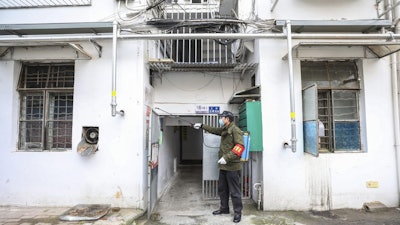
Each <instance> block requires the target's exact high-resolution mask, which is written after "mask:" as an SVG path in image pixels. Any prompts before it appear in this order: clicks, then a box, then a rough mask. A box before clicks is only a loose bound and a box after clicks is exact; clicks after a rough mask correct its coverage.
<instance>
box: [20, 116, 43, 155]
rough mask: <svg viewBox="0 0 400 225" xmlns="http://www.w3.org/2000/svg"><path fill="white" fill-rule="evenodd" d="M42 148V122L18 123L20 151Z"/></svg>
mask: <svg viewBox="0 0 400 225" xmlns="http://www.w3.org/2000/svg"><path fill="white" fill-rule="evenodd" d="M42 148H43V146H42V121H23V122H20V149H25V150H28V149H42Z"/></svg>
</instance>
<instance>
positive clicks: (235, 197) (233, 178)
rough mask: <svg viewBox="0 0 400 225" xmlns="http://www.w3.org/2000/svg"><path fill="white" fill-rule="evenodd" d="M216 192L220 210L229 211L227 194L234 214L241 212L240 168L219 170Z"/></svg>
mask: <svg viewBox="0 0 400 225" xmlns="http://www.w3.org/2000/svg"><path fill="white" fill-rule="evenodd" d="M218 194H219V198H220V200H221V206H220V210H222V211H226V212H229V194H230V195H231V199H232V205H233V210H234V212H235V214H242V209H243V204H242V194H241V191H240V170H237V171H227V170H219V180H218Z"/></svg>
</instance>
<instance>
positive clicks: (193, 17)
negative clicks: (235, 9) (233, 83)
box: [147, 1, 256, 72]
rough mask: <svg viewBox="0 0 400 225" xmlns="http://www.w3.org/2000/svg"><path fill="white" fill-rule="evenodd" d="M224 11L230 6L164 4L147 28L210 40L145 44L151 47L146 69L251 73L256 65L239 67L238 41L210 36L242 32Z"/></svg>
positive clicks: (241, 53) (242, 51) (241, 56)
mask: <svg viewBox="0 0 400 225" xmlns="http://www.w3.org/2000/svg"><path fill="white" fill-rule="evenodd" d="M232 2H234V1H232ZM230 3H231V2H230ZM221 7H223V8H221ZM226 7H228V8H229V7H231V6H222V5H221V4H217V3H211V2H207V3H202V4H185V5H179V4H165V5H164V6H163V7H160V8H162V9H163V10H157V11H155V12H154V13H153V15H157V16H155V17H154V18H153V19H151V20H150V21H148V22H147V24H148V25H152V26H154V27H155V28H157V30H158V32H160V33H162V34H196V33H202V34H204V33H206V34H210V38H207V39H201V38H199V39H170V40H168V39H166V40H155V41H154V40H152V41H150V43H149V45H150V46H154V48H153V50H152V51H151V52H149V65H150V68H151V69H152V70H155V71H158V72H164V71H213V72H220V71H224V72H226V71H231V72H246V71H248V70H254V69H255V67H256V64H254V63H253V64H247V63H243V61H245V58H244V55H245V51H246V50H245V48H244V47H243V42H242V40H240V39H228V40H226V39H225V40H223V39H213V38H212V34H213V33H239V32H241V29H243V25H244V22H243V21H241V20H238V19H236V18H234V17H233V15H231V14H229V13H231V11H232V10H226V9H225V8H226ZM229 9H231V8H229ZM227 12H229V13H227Z"/></svg>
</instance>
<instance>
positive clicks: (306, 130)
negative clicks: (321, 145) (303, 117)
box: [303, 121, 318, 156]
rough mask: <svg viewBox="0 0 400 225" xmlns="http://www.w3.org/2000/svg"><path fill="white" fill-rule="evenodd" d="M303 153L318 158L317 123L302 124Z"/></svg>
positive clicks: (306, 122) (307, 122)
mask: <svg viewBox="0 0 400 225" xmlns="http://www.w3.org/2000/svg"><path fill="white" fill-rule="evenodd" d="M303 134H304V151H305V152H307V153H310V154H312V155H314V156H318V138H317V137H318V135H317V121H304V122H303Z"/></svg>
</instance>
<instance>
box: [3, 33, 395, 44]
mask: <svg viewBox="0 0 400 225" xmlns="http://www.w3.org/2000/svg"><path fill="white" fill-rule="evenodd" d="M113 36H114V35H110V34H97V35H26V36H23V37H16V36H14V37H5V38H4V37H0V46H16V45H17V44H21V45H28V44H29V43H27V42H30V41H31V42H50V43H65V42H74V41H90V40H102V39H112V38H113ZM291 36H292V39H320V40H326V39H332V40H335V41H337V40H338V39H342V40H358V41H369V40H374V41H378V40H381V41H385V40H387V39H391V38H393V39H396V40H400V34H390V33H385V34H333V33H331V34H315V33H311V34H310V33H308V34H292V35H291ZM117 37H118V38H120V39H133V40H171V39H172V40H176V39H184V40H188V39H209V38H210V34H196V33H185V34H184V33H179V34H117ZM212 37H213V38H215V39H243V40H254V39H274V38H275V39H286V35H285V34H283V33H280V34H271V33H268V34H244V33H241V34H238V33H229V34H228V33H217V34H212Z"/></svg>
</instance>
